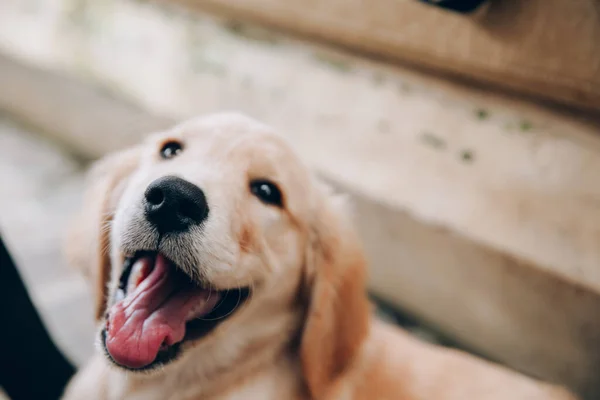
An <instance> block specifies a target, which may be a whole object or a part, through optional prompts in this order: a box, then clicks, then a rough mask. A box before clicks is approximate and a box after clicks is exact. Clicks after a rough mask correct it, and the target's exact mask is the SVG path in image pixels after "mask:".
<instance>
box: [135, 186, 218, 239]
mask: <svg viewBox="0 0 600 400" xmlns="http://www.w3.org/2000/svg"><path fill="white" fill-rule="evenodd" d="M144 209H145V214H146V219H147V220H148V221H149V222H150V223H151V224H152V225H153V226H154V227H155V228H156V229H157V230H158V232H159V233H160V234H167V233H177V232H183V231H186V230H188V229H189V228H190V227H191V226H193V225H200V224H201V223H202V222H203V221H204V220H206V218H207V217H208V204H207V202H206V196H205V195H204V192H203V191H202V189H200V188H199V187H198V186H196V185H194V184H192V183H190V182H188V181H186V180H184V179H181V178H178V177H176V176H164V177H162V178H159V179H157V180H155V181H154V182H152V183H151V184H150V185H148V188H147V189H146V192H145V193H144Z"/></svg>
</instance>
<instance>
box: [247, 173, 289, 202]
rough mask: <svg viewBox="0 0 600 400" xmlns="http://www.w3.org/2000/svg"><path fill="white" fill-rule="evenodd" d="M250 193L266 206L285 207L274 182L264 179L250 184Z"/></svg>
mask: <svg viewBox="0 0 600 400" xmlns="http://www.w3.org/2000/svg"><path fill="white" fill-rule="evenodd" d="M250 191H252V194H254V195H255V196H256V197H258V198H259V199H260V200H261V201H262V202H263V203H265V204H270V205H274V206H277V207H283V201H282V198H281V192H280V191H279V188H278V187H277V185H275V184H274V183H272V182H269V181H266V180H263V179H261V180H256V181H252V182H250Z"/></svg>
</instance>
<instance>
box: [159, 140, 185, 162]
mask: <svg viewBox="0 0 600 400" xmlns="http://www.w3.org/2000/svg"><path fill="white" fill-rule="evenodd" d="M182 151H183V146H182V145H181V143H180V142H178V141H176V140H170V141H168V142H166V143H165V144H163V145H162V147H161V148H160V156H161V157H162V158H164V159H165V160H168V159H169V158H173V157H175V156H176V155H178V154H179V153H181V152H182Z"/></svg>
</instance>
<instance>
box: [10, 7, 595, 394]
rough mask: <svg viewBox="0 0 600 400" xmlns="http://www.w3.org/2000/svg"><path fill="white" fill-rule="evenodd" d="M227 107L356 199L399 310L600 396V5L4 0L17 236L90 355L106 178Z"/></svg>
mask: <svg viewBox="0 0 600 400" xmlns="http://www.w3.org/2000/svg"><path fill="white" fill-rule="evenodd" d="M223 110H238V111H242V112H244V113H247V114H249V115H250V116H252V117H254V118H257V119H259V120H262V121H264V122H266V123H268V124H270V125H272V126H274V127H276V128H277V129H278V130H279V131H281V132H282V133H283V134H285V135H286V136H287V137H288V138H289V140H290V141H291V142H292V143H293V144H294V146H295V147H296V149H297V150H298V152H299V153H300V155H301V156H302V157H303V158H304V159H305V160H306V161H307V162H308V163H309V165H310V166H311V167H312V168H313V169H314V170H315V172H316V173H317V174H319V175H320V176H322V177H323V178H324V179H326V180H328V181H330V182H331V183H332V184H333V185H334V186H336V187H338V188H340V189H342V190H344V191H347V192H348V193H350V194H351V195H352V197H353V198H354V201H355V203H356V211H357V215H356V221H357V226H358V228H359V231H360V233H361V235H362V237H363V240H364V242H365V247H366V250H367V253H368V257H369V260H370V262H371V285H370V290H371V292H372V294H373V298H374V299H375V300H376V301H377V304H378V306H379V310H378V312H379V313H380V315H381V316H382V317H384V318H387V319H390V320H393V321H395V322H397V323H399V324H402V325H404V326H405V327H407V328H408V329H409V330H411V331H412V332H413V333H415V334H417V335H419V336H421V337H423V338H424V339H426V340H430V341H433V342H437V343H440V344H443V345H449V346H457V347H460V348H462V349H465V350H467V351H470V352H472V353H475V354H477V355H479V356H481V357H485V358H488V359H491V360H494V361H496V362H500V363H502V364H504V365H507V366H508V367H510V368H513V369H515V370H517V371H520V372H522V373H525V374H528V375H530V376H534V377H537V378H541V379H545V380H548V381H552V382H557V383H560V384H564V385H567V386H569V387H570V388H572V389H573V390H575V391H577V392H579V393H580V394H582V395H584V396H586V398H587V399H597V398H600V380H599V379H598V371H599V370H600V246H599V245H600V179H598V176H600V175H599V174H600V2H599V1H598V0H570V1H565V0H489V1H458V0H456V1H431V2H427V1H418V0H369V1H365V0H285V1H283V0H171V1H153V2H150V1H142V0H103V1H91V0H2V1H1V2H0V190H1V194H2V196H0V210H3V211H2V212H0V231H1V232H2V236H3V237H4V239H5V240H6V242H7V245H8V247H9V249H10V250H11V252H12V254H13V256H14V258H15V260H16V261H17V263H18V265H19V266H20V268H21V270H22V271H21V272H22V274H23V277H24V279H25V280H26V283H27V285H28V288H29V289H30V292H31V295H32V297H33V299H34V301H35V303H36V305H37V306H38V307H39V308H40V310H41V312H42V316H43V318H44V321H45V322H46V323H47V324H48V327H49V328H50V330H51V333H52V336H53V337H54V339H55V340H56V342H57V343H58V345H59V346H60V347H61V349H62V350H63V351H64V352H65V353H66V354H67V355H68V357H69V358H70V359H71V360H72V361H73V362H74V363H76V364H77V365H81V363H83V362H84V361H85V360H86V359H87V358H88V357H89V356H90V354H91V353H92V351H93V346H92V343H93V333H94V326H93V314H92V311H91V296H90V293H89V290H88V287H87V286H86V283H85V282H84V280H83V279H82V277H81V276H80V275H78V273H77V272H76V271H74V270H72V269H71V268H70V267H69V266H68V265H67V264H66V262H65V259H64V257H63V254H62V249H63V247H64V236H63V235H64V231H65V227H66V226H67V224H68V221H69V218H70V216H71V214H72V213H73V212H74V211H75V210H76V209H77V208H78V207H79V201H80V197H81V194H82V187H83V186H82V183H83V177H84V174H85V171H86V169H87V168H88V166H89V165H90V163H91V162H92V161H93V160H95V159H97V158H98V157H101V156H102V155H104V154H106V153H107V152H110V151H113V150H116V149H119V148H122V147H125V146H127V145H130V144H132V143H135V142H137V141H138V140H140V138H142V137H144V136H145V135H146V134H148V133H150V132H154V131H157V130H160V129H163V128H165V127H168V126H170V125H171V124H172V123H174V121H178V120H181V119H183V118H187V117H190V116H195V115H198V114H206V113H211V112H216V111H223Z"/></svg>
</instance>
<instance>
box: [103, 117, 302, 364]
mask: <svg viewBox="0 0 600 400" xmlns="http://www.w3.org/2000/svg"><path fill="white" fill-rule="evenodd" d="M137 151H138V152H139V153H138V160H137V165H136V166H135V167H134V168H133V170H132V171H131V173H130V174H129V175H128V177H127V178H126V179H124V180H122V181H121V182H119V184H118V185H120V186H121V187H120V188H119V187H117V188H115V190H114V193H115V194H114V197H117V198H115V199H113V200H112V201H114V203H115V204H114V206H113V207H114V217H113V220H112V222H111V223H110V240H109V246H110V260H111V262H110V264H111V269H112V271H111V274H110V275H111V283H110V285H109V293H108V297H107V298H108V300H107V301H108V307H107V311H106V316H105V318H106V323H105V325H104V328H103V330H102V333H101V335H102V338H101V339H102V342H103V345H104V346H105V349H106V351H107V355H108V356H109V358H110V359H111V360H112V361H114V362H115V363H116V364H118V365H120V366H122V367H125V368H128V369H132V370H140V369H149V368H152V367H155V366H157V365H164V364H166V363H169V362H170V361H172V360H173V359H175V358H176V356H177V355H179V353H181V352H182V351H183V350H185V349H189V348H190V347H193V345H194V343H198V342H201V341H204V340H206V339H207V338H208V337H210V336H211V335H212V334H213V333H214V332H213V331H215V330H216V329H217V328H218V327H220V325H222V324H230V323H234V320H235V319H236V317H237V314H238V313H241V312H242V310H243V309H244V308H245V306H246V303H253V302H260V299H261V298H262V297H263V296H271V297H273V295H274V294H276V293H278V292H281V290H282V287H288V289H286V290H287V291H288V292H294V289H293V287H292V286H294V285H297V284H298V282H299V278H300V274H301V267H302V265H303V256H304V249H305V248H306V240H307V229H306V228H307V226H306V224H304V223H303V221H306V220H307V218H308V217H309V210H310V208H311V207H312V205H311V203H312V200H311V191H310V188H311V185H310V184H309V180H310V178H309V175H308V174H307V172H306V170H305V169H304V168H303V167H302V166H301V165H300V163H299V162H298V161H297V159H296V157H295V155H294V154H293V153H292V152H291V151H290V149H289V148H288V147H287V146H286V145H285V144H284V143H283V142H282V141H281V139H280V138H279V137H277V136H275V135H273V134H272V133H271V132H270V131H269V130H268V129H267V128H266V127H264V126H262V125H259V124H258V123H255V122H251V121H249V120H244V121H243V122H241V121H237V120H236V119H234V120H233V121H232V120H231V118H230V117H228V118H225V119H221V120H220V119H219V118H215V117H213V118H209V119H202V120H196V121H191V122H187V123H184V124H182V125H180V126H178V127H176V128H174V129H173V130H172V131H170V132H166V133H163V134H158V135H155V136H153V137H151V138H149V139H148V140H147V141H146V142H145V143H143V144H142V145H141V146H140V148H139V149H138V150H137ZM257 299H258V300H257ZM281 300H284V301H285V299H279V301H281ZM263 311H266V310H263ZM263 323H264V322H263ZM247 328H248V327H245V328H243V329H247Z"/></svg>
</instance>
